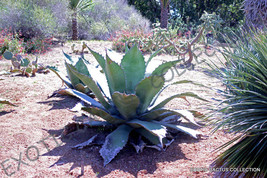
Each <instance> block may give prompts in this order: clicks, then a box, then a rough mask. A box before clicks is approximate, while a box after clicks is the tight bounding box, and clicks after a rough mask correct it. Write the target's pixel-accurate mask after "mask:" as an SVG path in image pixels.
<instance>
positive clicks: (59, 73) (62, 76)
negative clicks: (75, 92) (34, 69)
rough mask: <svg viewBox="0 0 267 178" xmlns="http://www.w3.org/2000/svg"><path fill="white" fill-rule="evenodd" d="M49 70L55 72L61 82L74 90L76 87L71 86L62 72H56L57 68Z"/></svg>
mask: <svg viewBox="0 0 267 178" xmlns="http://www.w3.org/2000/svg"><path fill="white" fill-rule="evenodd" d="M49 69H50V70H51V71H52V72H54V73H55V74H56V75H57V76H58V77H59V78H60V79H61V80H62V82H64V83H65V84H66V85H67V86H68V87H69V88H74V86H73V85H72V84H71V81H70V80H69V79H68V78H67V77H65V75H64V74H62V73H61V72H60V71H58V70H56V69H55V68H50V67H49Z"/></svg>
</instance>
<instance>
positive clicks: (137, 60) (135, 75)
mask: <svg viewBox="0 0 267 178" xmlns="http://www.w3.org/2000/svg"><path fill="white" fill-rule="evenodd" d="M121 68H122V69H123V71H124V74H125V81H126V90H127V93H133V92H134V89H135V87H136V85H137V84H138V83H139V82H140V81H141V80H142V79H143V78H144V76H145V70H146V69H145V60H144V56H143V55H142V53H141V51H140V50H139V49H138V47H137V45H134V46H133V47H132V48H131V49H130V50H129V51H128V52H127V53H126V54H125V55H124V56H123V58H122V61H121Z"/></svg>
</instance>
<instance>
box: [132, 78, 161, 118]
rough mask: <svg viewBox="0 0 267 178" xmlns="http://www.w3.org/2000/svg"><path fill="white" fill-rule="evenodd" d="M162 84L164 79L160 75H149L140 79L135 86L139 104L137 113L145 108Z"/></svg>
mask: <svg viewBox="0 0 267 178" xmlns="http://www.w3.org/2000/svg"><path fill="white" fill-rule="evenodd" d="M163 85H164V79H163V77H161V76H151V77H147V78H145V79H144V80H142V81H141V82H140V83H139V84H138V85H137V86H136V89H135V91H136V95H137V96H138V97H139V100H140V105H139V108H138V113H143V112H145V111H146V110H147V108H148V106H149V105H150V103H151V101H152V99H153V98H154V97H155V95H156V94H157V93H158V92H159V91H160V89H161V88H162V86H163Z"/></svg>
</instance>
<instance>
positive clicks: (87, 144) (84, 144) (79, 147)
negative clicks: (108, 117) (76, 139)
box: [72, 134, 97, 149]
mask: <svg viewBox="0 0 267 178" xmlns="http://www.w3.org/2000/svg"><path fill="white" fill-rule="evenodd" d="M96 137H97V134H96V135H94V136H93V137H91V138H90V139H89V140H87V141H85V142H83V143H80V144H78V145H75V146H74V147H72V148H76V149H83V148H85V147H87V146H90V145H92V143H93V141H94V140H95V139H96Z"/></svg>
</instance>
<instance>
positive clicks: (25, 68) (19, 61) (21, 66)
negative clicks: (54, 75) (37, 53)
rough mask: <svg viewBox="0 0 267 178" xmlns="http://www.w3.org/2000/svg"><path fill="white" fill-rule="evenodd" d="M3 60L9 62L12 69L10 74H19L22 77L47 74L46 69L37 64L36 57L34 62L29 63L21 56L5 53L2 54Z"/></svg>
mask: <svg viewBox="0 0 267 178" xmlns="http://www.w3.org/2000/svg"><path fill="white" fill-rule="evenodd" d="M3 56H4V58H5V59H7V60H11V63H12V67H11V68H10V72H12V73H13V72H20V73H21V74H22V75H25V76H27V77H30V74H31V75H32V76H35V75H36V72H42V73H47V72H49V70H47V69H46V67H44V66H42V65H39V64H38V63H37V61H38V58H37V57H36V60H35V61H32V62H31V61H30V60H29V59H28V58H23V57H22V56H21V55H13V53H11V52H9V51H6V52H5V53H4V54H3Z"/></svg>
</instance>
